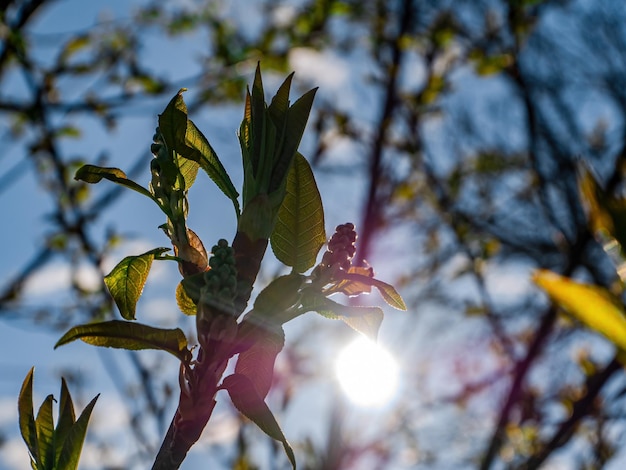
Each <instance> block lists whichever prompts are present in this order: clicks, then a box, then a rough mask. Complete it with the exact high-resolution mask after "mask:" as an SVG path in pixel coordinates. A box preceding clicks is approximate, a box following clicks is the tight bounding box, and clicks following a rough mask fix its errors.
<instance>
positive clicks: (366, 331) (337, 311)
mask: <svg viewBox="0 0 626 470" xmlns="http://www.w3.org/2000/svg"><path fill="white" fill-rule="evenodd" d="M302 310H303V313H304V312H310V311H313V312H317V313H319V314H320V315H322V316H324V317H326V318H331V319H334V320H335V319H336V320H341V321H343V322H344V323H345V324H346V325H348V326H349V327H351V328H353V329H354V330H356V331H358V332H359V333H361V334H363V335H365V336H366V337H368V338H369V339H371V340H372V341H376V339H377V337H378V330H379V329H380V325H381V324H382V322H383V316H384V315H383V311H382V309H381V308H380V307H358V306H351V305H342V304H340V303H337V302H335V301H333V300H330V299H328V298H326V297H325V296H324V294H321V293H318V292H306V293H305V294H303V297H302Z"/></svg>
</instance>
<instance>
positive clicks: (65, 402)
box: [54, 378, 76, 468]
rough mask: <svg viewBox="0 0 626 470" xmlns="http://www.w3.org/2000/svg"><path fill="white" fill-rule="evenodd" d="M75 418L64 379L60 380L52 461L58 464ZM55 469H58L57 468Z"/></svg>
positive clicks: (72, 404)
mask: <svg viewBox="0 0 626 470" xmlns="http://www.w3.org/2000/svg"><path fill="white" fill-rule="evenodd" d="M75 421H76V416H75V414H74V403H73V402H72V396H71V395H70V392H69V390H68V388H67V383H66V382H65V379H64V378H61V399H60V401H59V421H58V423H57V427H56V430H55V444H54V447H55V456H54V461H55V462H58V461H59V458H60V456H61V451H62V450H63V443H64V442H65V439H66V438H67V436H68V433H69V432H70V430H71V429H72V426H73V425H74V422H75ZM57 468H59V467H58V466H57Z"/></svg>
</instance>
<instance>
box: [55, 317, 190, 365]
mask: <svg viewBox="0 0 626 470" xmlns="http://www.w3.org/2000/svg"><path fill="white" fill-rule="evenodd" d="M77 339H80V340H82V341H84V342H85V343H88V344H92V345H94V346H104V347H108V348H118V349H129V350H140V349H160V350H162V351H166V352H168V353H170V354H173V355H174V356H176V357H177V358H178V359H180V360H181V361H183V362H188V360H189V357H190V356H191V352H190V351H189V349H187V338H186V337H185V334H184V333H183V331H182V330H181V329H180V328H175V329H164V328H154V327H152V326H148V325H143V324H141V323H132V322H125V321H121V320H111V321H108V322H101V323H89V324H87V325H79V326H75V327H73V328H71V329H70V330H69V331H68V332H67V333H65V334H64V335H63V337H62V338H61V339H60V340H59V341H58V342H57V344H55V345H54V347H55V349H56V348H58V347H59V346H62V345H64V344H67V343H71V342H72V341H76V340H77Z"/></svg>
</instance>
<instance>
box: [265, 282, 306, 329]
mask: <svg viewBox="0 0 626 470" xmlns="http://www.w3.org/2000/svg"><path fill="white" fill-rule="evenodd" d="M304 280H305V278H304V276H302V275H300V274H287V275H285V276H279V277H277V278H276V279H274V280H273V281H272V282H270V283H269V284H268V285H267V287H265V289H263V290H262V291H261V292H259V295H257V298H256V300H255V301H254V311H255V312H257V315H260V316H263V317H264V318H267V319H279V321H278V322H276V324H281V323H284V322H285V321H286V320H285V321H280V320H281V318H280V317H281V315H280V313H281V312H284V311H285V310H287V309H289V308H290V307H293V306H294V305H295V304H296V303H297V302H298V300H299V299H300V294H299V290H300V287H302V284H304Z"/></svg>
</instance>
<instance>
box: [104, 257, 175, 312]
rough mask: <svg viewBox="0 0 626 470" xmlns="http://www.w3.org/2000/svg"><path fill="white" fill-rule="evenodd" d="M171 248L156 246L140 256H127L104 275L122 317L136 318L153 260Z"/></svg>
mask: <svg viewBox="0 0 626 470" xmlns="http://www.w3.org/2000/svg"><path fill="white" fill-rule="evenodd" d="M166 251H169V248H155V249H153V250H150V251H148V252H146V253H144V254H142V255H139V256H127V257H126V258H124V259H123V260H122V261H120V262H119V263H118V264H117V266H115V267H114V268H113V270H112V271H111V272H110V273H109V274H107V275H106V276H105V277H104V283H105V284H106V286H107V288H108V289H109V292H110V293H111V296H112V297H113V300H115V304H116V305H117V308H118V309H119V310H120V313H121V314H122V317H123V318H124V319H126V320H134V319H135V309H136V306H137V302H138V301H139V297H140V296H141V293H142V292H143V288H144V286H145V284H146V279H147V278H148V273H149V272H150V268H151V266H152V260H153V259H154V258H155V257H157V256H159V255H160V254H162V253H164V252H166Z"/></svg>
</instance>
